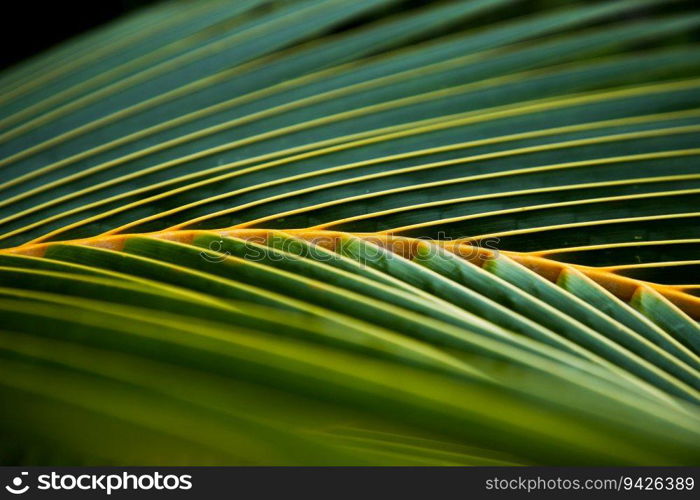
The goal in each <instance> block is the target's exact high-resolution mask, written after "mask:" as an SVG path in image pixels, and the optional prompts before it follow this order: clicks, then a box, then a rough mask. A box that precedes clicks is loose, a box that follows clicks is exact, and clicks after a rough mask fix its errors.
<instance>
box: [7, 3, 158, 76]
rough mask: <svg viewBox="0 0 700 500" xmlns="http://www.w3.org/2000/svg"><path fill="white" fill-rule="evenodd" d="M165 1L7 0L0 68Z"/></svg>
mask: <svg viewBox="0 0 700 500" xmlns="http://www.w3.org/2000/svg"><path fill="white" fill-rule="evenodd" d="M159 1H162V0H89V1H87V0H63V1H61V0H45V1H40V2H37V1H31V0H6V1H5V2H3V3H6V4H9V5H3V6H2V9H1V10H0V16H1V18H2V29H1V30H0V32H1V35H0V37H1V38H2V44H1V45H0V70H2V69H5V68H7V67H9V66H12V65H14V64H16V63H18V62H20V61H22V60H23V59H26V58H28V57H31V56H33V55H35V54H38V53H40V52H43V51H44V50H46V49H48V48H50V47H52V46H54V45H56V44H58V43H60V42H62V41H63V40H67V39H69V38H71V37H73V36H75V35H78V34H80V33H83V32H85V31H87V30H89V29H91V28H95V27H97V26H100V25H102V24H104V23H106V22H108V21H110V20H112V19H115V18H117V17H119V16H121V15H123V14H125V13H127V12H129V11H132V10H134V9H137V8H139V7H144V6H146V5H150V4H154V3H157V2H159Z"/></svg>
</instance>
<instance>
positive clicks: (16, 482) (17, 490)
mask: <svg viewBox="0 0 700 500" xmlns="http://www.w3.org/2000/svg"><path fill="white" fill-rule="evenodd" d="M28 474H29V473H28V472H22V476H26V475H28ZM12 486H14V488H13V487H12ZM12 486H9V485H8V486H5V489H6V490H7V491H9V492H10V493H12V494H14V495H21V494H22V493H26V491H27V490H28V489H29V485H28V484H27V485H25V486H24V488H22V487H21V486H22V477H21V476H17V477H15V478H14V479H13V480H12Z"/></svg>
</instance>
